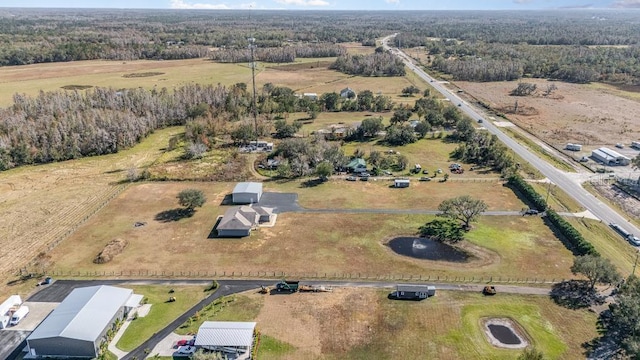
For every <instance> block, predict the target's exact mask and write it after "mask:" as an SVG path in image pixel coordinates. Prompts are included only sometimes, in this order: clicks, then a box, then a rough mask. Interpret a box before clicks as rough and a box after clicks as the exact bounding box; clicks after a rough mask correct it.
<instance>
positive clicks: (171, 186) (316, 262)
mask: <svg viewBox="0 0 640 360" xmlns="http://www.w3.org/2000/svg"><path fill="white" fill-rule="evenodd" d="M374 186H375V185H374ZM232 187H233V184H232V183H191V184H190V183H169V182H167V183H145V184H139V185H135V186H133V187H130V188H129V189H128V190H127V191H125V192H124V193H123V194H121V196H119V197H118V198H117V199H115V200H113V201H112V202H111V203H110V204H109V205H108V206H107V207H106V208H105V209H103V210H102V211H101V212H100V213H99V214H98V215H97V216H95V217H94V218H92V219H90V220H89V221H88V222H87V223H86V225H84V226H83V227H81V228H80V229H79V230H78V231H77V232H76V233H74V234H73V235H72V236H71V237H70V238H69V239H68V240H66V241H65V242H63V243H62V244H61V245H59V246H58V247H57V248H56V249H54V250H53V252H52V253H51V256H52V259H51V261H52V262H53V263H54V265H53V268H54V269H56V270H60V271H92V272H93V271H97V272H103V271H104V272H106V273H109V272H115V273H116V274H117V273H118V272H119V271H129V270H133V271H150V272H157V273H158V274H161V272H162V271H165V272H167V273H166V274H167V275H170V272H171V271H175V272H176V274H179V273H180V272H182V271H184V272H186V271H193V272H194V273H195V272H207V271H209V272H211V273H213V272H214V271H217V272H218V273H222V272H223V271H225V272H227V273H231V272H244V273H247V272H249V271H252V272H253V273H254V274H256V273H257V272H258V271H260V272H263V271H266V272H270V271H271V272H273V271H275V272H287V273H301V272H304V273H308V274H315V273H318V274H322V273H329V274H333V273H339V274H340V273H352V274H357V273H363V274H364V273H367V274H370V275H377V274H406V275H409V274H414V275H418V274H425V275H449V276H476V277H479V276H492V275H493V276H499V275H500V276H505V277H506V276H509V275H511V276H513V277H522V278H523V277H529V278H549V279H551V278H561V277H569V276H570V273H569V270H568V269H569V266H570V265H571V262H572V257H571V254H570V253H569V252H568V251H567V250H566V249H564V247H563V246H562V244H561V243H560V242H559V241H558V240H557V239H556V238H555V237H554V236H553V234H552V233H551V231H550V230H549V229H548V228H547V227H546V226H544V224H543V223H542V221H541V220H540V219H539V218H528V217H527V218H525V217H520V216H511V217H484V218H482V219H481V221H480V222H479V223H478V225H477V226H476V228H477V229H476V230H473V231H472V232H470V233H469V239H470V241H471V242H472V243H474V244H477V245H479V246H481V247H483V248H486V249H487V250H485V253H487V252H488V254H485V255H484V256H481V257H480V259H478V260H477V261H473V262H471V263H469V264H466V265H456V264H448V263H442V262H436V261H422V260H420V261H418V260H415V259H410V258H406V257H401V256H399V255H395V254H393V253H392V252H391V251H390V250H389V249H388V248H387V247H386V246H384V245H383V244H382V243H383V242H384V240H385V239H389V238H390V237H393V236H399V235H406V234H414V233H416V231H417V229H418V227H419V226H420V225H422V224H424V223H425V222H426V221H428V220H429V219H431V218H432V217H429V216H425V215H385V214H294V213H285V214H280V215H279V216H278V221H277V223H276V226H275V227H273V228H263V229H261V230H260V231H258V232H256V233H254V234H253V235H252V236H251V237H249V238H243V239H208V238H207V237H208V236H209V234H210V232H211V231H212V227H213V225H214V223H215V219H216V216H217V215H220V214H222V213H223V212H224V211H225V210H226V207H224V206H220V203H221V202H222V199H223V198H224V196H225V195H227V194H228V193H229V192H230V191H231V190H232ZM186 188H199V189H201V190H203V191H204V192H205V194H206V196H207V198H208V199H209V200H208V202H207V204H205V206H204V207H202V208H201V209H198V210H197V211H196V212H195V214H194V215H193V216H192V217H190V218H185V219H180V220H179V221H158V220H155V218H156V216H157V215H158V214H159V213H162V212H163V211H167V210H171V209H175V208H176V207H177V200H176V198H175V196H176V195H177V193H178V192H179V191H180V190H182V189H186ZM355 193H356V194H357V193H358V192H355ZM510 196H513V195H510ZM136 221H140V222H146V223H147V225H145V226H143V227H138V228H136V227H134V226H133V223H134V222H136ZM374 224H375V225H374ZM304 229H313V231H305V230H304ZM114 238H124V239H127V240H129V245H128V247H127V248H125V250H124V251H123V253H122V254H120V255H118V256H117V257H116V258H115V259H114V260H113V261H111V262H110V263H107V264H101V265H96V264H93V263H92V262H91V259H93V257H94V256H95V255H96V254H97V253H98V252H99V251H100V250H101V249H102V248H103V247H104V245H105V244H106V243H107V242H109V241H110V240H112V239H114ZM149 249H153V255H151V254H150V253H149ZM283 253H286V254H288V255H287V256H282V254H283ZM492 254H499V255H498V256H496V255H492ZM414 260H415V261H414Z"/></svg>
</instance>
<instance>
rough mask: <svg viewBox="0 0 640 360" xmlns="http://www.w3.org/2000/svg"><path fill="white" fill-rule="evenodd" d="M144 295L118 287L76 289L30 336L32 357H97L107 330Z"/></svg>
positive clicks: (30, 355)
mask: <svg viewBox="0 0 640 360" xmlns="http://www.w3.org/2000/svg"><path fill="white" fill-rule="evenodd" d="M141 300H142V295H136V294H134V293H133V290H131V289H123V288H119V287H114V286H106V285H102V286H90V287H83V288H77V289H74V290H73V291H72V292H71V293H70V294H69V295H68V296H67V297H66V298H65V299H64V300H63V301H62V302H61V303H60V305H58V307H57V308H55V310H53V312H51V314H49V316H47V317H46V318H45V319H44V321H43V322H42V323H40V325H38V327H37V328H36V329H35V330H34V331H33V332H32V333H31V335H29V337H27V347H28V349H29V357H30V358H46V357H55V358H89V359H92V358H95V357H97V356H98V355H99V354H100V344H101V343H102V342H103V341H104V339H105V336H106V333H107V331H109V329H112V328H113V326H114V324H115V322H116V321H117V320H118V319H124V318H125V317H126V316H127V314H128V313H129V311H131V310H132V309H133V308H136V307H137V306H138V305H139V304H140V301H141Z"/></svg>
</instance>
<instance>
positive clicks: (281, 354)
mask: <svg viewBox="0 0 640 360" xmlns="http://www.w3.org/2000/svg"><path fill="white" fill-rule="evenodd" d="M388 293H389V291H387V290H375V289H366V288H337V289H334V291H333V292H332V293H318V294H293V295H280V296H278V295H272V296H269V295H260V294H257V293H255V292H247V293H243V294H238V295H236V296H234V298H233V299H232V300H233V301H231V302H228V303H226V304H225V306H224V307H223V308H220V309H219V311H218V312H216V313H215V314H212V315H203V316H204V317H206V318H207V319H211V320H235V321H257V323H258V327H257V328H258V331H259V332H260V336H261V341H260V345H259V347H258V356H259V357H260V359H388V358H411V359H417V358H423V357H424V356H425V354H429V355H428V356H429V358H434V359H514V358H516V357H517V356H518V355H519V354H520V352H521V350H506V349H499V348H496V347H494V346H492V345H490V344H489V342H488V341H487V340H486V338H485V335H484V332H483V329H482V327H481V319H482V318H486V317H509V318H511V319H513V320H515V321H516V322H518V323H519V324H520V326H521V327H522V328H523V330H524V331H525V333H526V336H527V337H528V339H529V340H530V341H531V342H532V343H533V345H535V346H536V347H537V348H538V349H539V350H541V351H542V352H543V353H544V354H545V358H548V359H580V358H584V354H583V352H584V349H583V348H582V346H581V345H582V343H584V342H588V341H590V340H591V339H593V338H595V337H596V336H597V333H596V331H595V328H594V326H593V324H594V323H595V321H596V315H595V314H593V313H590V312H587V311H573V310H567V309H565V308H561V307H559V306H557V305H555V304H554V303H553V302H552V301H551V300H549V299H548V298H546V297H541V296H531V295H528V296H524V295H509V294H499V295H497V296H495V297H492V298H486V297H483V296H482V295H480V294H473V293H464V292H453V291H438V292H437V294H436V296H435V297H432V298H430V299H427V300H424V301H421V302H413V301H410V302H403V301H390V300H388V299H387V298H386V295H387V294H388Z"/></svg>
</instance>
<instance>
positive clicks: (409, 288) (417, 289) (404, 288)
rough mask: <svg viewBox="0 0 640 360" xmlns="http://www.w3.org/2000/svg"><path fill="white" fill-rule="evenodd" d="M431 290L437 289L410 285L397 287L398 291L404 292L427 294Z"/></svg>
mask: <svg viewBox="0 0 640 360" xmlns="http://www.w3.org/2000/svg"><path fill="white" fill-rule="evenodd" d="M429 288H431V289H435V286H433V285H410V284H398V285H397V286H396V290H397V291H404V292H427V290H429Z"/></svg>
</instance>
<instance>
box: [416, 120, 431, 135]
mask: <svg viewBox="0 0 640 360" xmlns="http://www.w3.org/2000/svg"><path fill="white" fill-rule="evenodd" d="M415 131H416V132H417V133H418V135H420V138H423V137H425V135H427V133H428V132H429V131H431V125H429V123H428V122H427V121H426V120H422V121H420V122H419V123H418V124H417V125H416V128H415Z"/></svg>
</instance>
